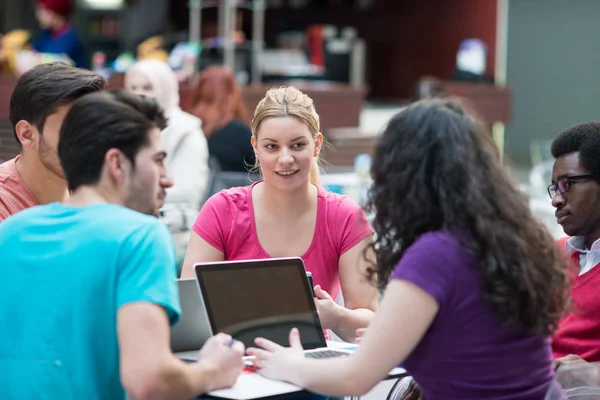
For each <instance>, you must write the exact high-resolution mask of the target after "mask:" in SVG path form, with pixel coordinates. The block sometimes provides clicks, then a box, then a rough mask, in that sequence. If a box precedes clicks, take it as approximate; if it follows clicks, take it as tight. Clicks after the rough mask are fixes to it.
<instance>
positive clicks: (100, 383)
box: [0, 203, 181, 400]
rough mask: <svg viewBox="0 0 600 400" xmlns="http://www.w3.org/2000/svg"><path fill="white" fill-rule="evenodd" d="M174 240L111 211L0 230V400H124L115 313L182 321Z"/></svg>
mask: <svg viewBox="0 0 600 400" xmlns="http://www.w3.org/2000/svg"><path fill="white" fill-rule="evenodd" d="M176 269H177V265H176V261H175V251H174V246H173V243H172V239H171V237H170V234H169V232H168V230H167V229H166V227H165V226H164V225H163V224H162V223H161V222H160V221H159V220H158V219H156V218H154V217H151V216H147V215H143V214H140V213H138V212H135V211H132V210H130V209H127V208H125V207H121V206H118V205H114V204H98V205H93V206H87V207H70V206H64V205H62V204H58V203H54V204H49V205H46V206H38V207H33V208H30V209H27V210H25V211H22V212H20V213H18V214H15V215H13V216H12V217H10V218H7V219H6V220H5V221H4V222H2V223H0V273H1V274H2V278H0V329H1V333H0V393H1V395H0V397H1V398H3V399H34V398H35V399H52V400H53V399H83V398H85V399H124V398H125V393H124V390H123V387H122V385H121V381H120V376H119V375H120V374H119V348H118V340H117V310H118V309H119V307H122V306H124V305H126V304H128V303H131V302H151V303H155V304H158V305H160V306H162V307H164V309H165V310H166V312H167V313H168V316H169V319H170V321H171V323H172V324H173V323H175V322H176V320H177V318H178V317H179V314H180V312H181V311H180V306H179V296H178V293H177V284H176Z"/></svg>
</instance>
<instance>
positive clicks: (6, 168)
mask: <svg viewBox="0 0 600 400" xmlns="http://www.w3.org/2000/svg"><path fill="white" fill-rule="evenodd" d="M15 162H16V158H13V159H12V160H8V161H5V162H3V163H2V164H0V185H2V184H3V183H4V182H6V180H7V179H10V178H16V177H18V175H17V169H16V168H15Z"/></svg>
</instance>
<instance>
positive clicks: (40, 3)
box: [32, 0, 89, 68]
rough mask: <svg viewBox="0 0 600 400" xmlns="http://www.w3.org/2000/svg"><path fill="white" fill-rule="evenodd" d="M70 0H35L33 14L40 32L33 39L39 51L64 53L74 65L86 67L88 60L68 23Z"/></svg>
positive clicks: (70, 10)
mask: <svg viewBox="0 0 600 400" xmlns="http://www.w3.org/2000/svg"><path fill="white" fill-rule="evenodd" d="M72 11H73V7H72V3H71V0H37V2H36V7H35V14H36V17H37V19H38V22H39V23H40V26H41V27H42V32H41V33H40V34H39V35H38V36H37V37H36V38H35V40H34V41H33V43H32V45H33V49H34V50H35V51H37V52H39V53H50V54H65V55H67V56H68V57H69V58H70V59H71V60H73V62H74V63H75V66H76V67H80V68H87V67H88V64H89V62H88V60H87V58H86V55H85V50H84V48H83V44H82V43H81V40H80V39H79V36H78V35H77V32H76V31H75V29H74V28H73V27H72V26H71V25H69V16H70V15H71V12H72Z"/></svg>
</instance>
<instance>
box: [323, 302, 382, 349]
mask: <svg viewBox="0 0 600 400" xmlns="http://www.w3.org/2000/svg"><path fill="white" fill-rule="evenodd" d="M374 316H375V313H374V312H373V311H371V310H369V309H368V308H357V309H355V310H351V309H348V308H345V307H340V308H339V310H338V316H337V323H336V326H335V327H333V332H335V334H336V335H338V336H339V337H340V338H342V340H344V341H346V342H350V343H352V342H354V340H355V339H356V330H357V329H358V328H366V327H367V326H368V325H369V322H371V320H372V319H373V317H374Z"/></svg>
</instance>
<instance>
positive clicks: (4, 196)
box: [0, 156, 38, 222]
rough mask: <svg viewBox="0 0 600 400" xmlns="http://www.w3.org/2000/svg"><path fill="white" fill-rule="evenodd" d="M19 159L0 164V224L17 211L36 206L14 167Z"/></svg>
mask: <svg viewBox="0 0 600 400" xmlns="http://www.w3.org/2000/svg"><path fill="white" fill-rule="evenodd" d="M19 157H20V156H17V157H16V158H13V159H12V160H8V161H7V162H5V163H2V164H0V222H2V221H4V220H5V219H6V218H8V217H10V216H11V215H13V214H16V213H17V212H19V211H22V210H24V209H26V208H29V207H33V206H37V205H38V202H37V200H36V199H35V197H33V193H31V190H29V188H28V187H27V185H26V184H25V182H24V181H23V179H21V175H19V171H17V167H16V166H15V163H16V162H17V160H18V159H19Z"/></svg>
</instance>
